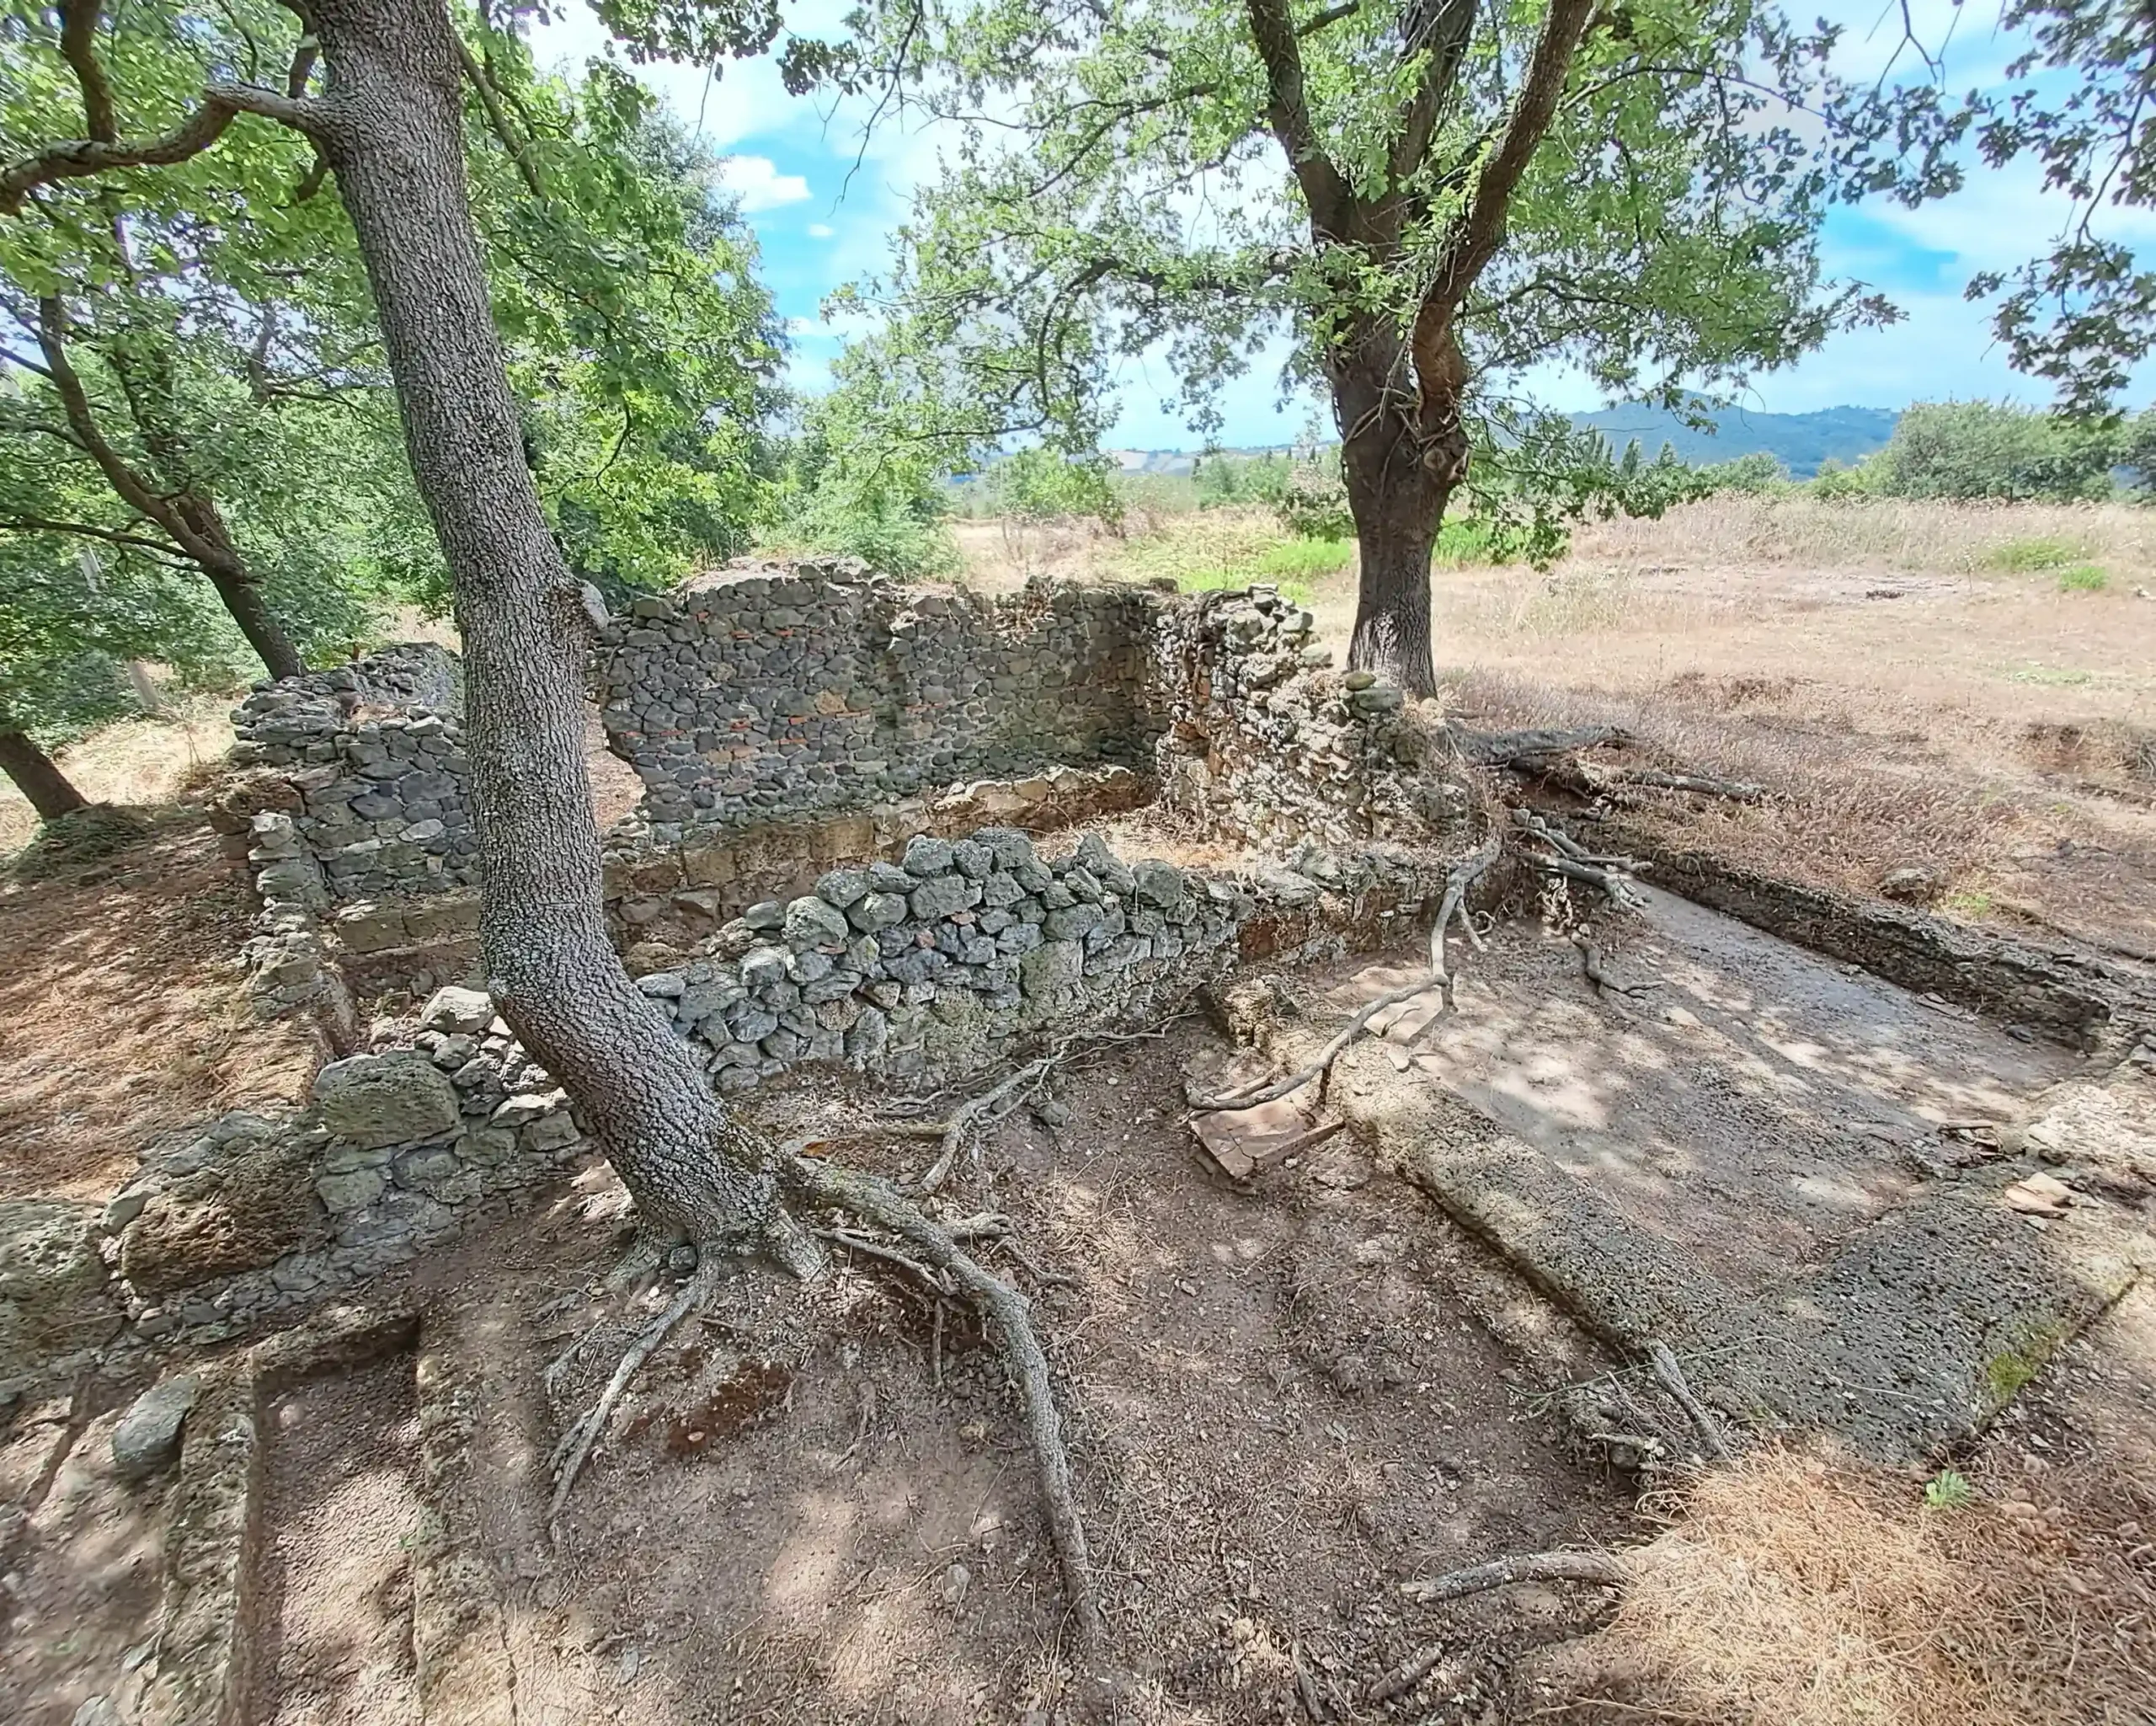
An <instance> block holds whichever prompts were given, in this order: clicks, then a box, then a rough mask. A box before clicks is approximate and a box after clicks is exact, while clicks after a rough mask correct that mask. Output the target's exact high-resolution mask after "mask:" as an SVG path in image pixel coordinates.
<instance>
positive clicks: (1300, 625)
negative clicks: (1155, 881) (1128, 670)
mask: <svg viewBox="0 0 2156 1726" xmlns="http://www.w3.org/2000/svg"><path fill="white" fill-rule="evenodd" d="M1312 622H1313V620H1312V618H1311V616H1310V613H1309V612H1306V611H1305V610H1303V609H1302V608H1301V607H1299V606H1296V605H1294V604H1291V603H1290V602H1289V601H1287V600H1285V599H1283V598H1282V597H1281V596H1280V595H1279V594H1278V591H1276V590H1273V589H1272V588H1270V587H1266V586H1262V585H1261V586H1254V587H1251V588H1250V589H1249V590H1246V591H1245V592H1241V593H1230V592H1222V593H1209V594H1203V595H1200V596H1197V598H1196V600H1195V601H1194V602H1193V603H1190V604H1187V605H1185V606H1183V607H1178V608H1177V609H1176V610H1174V611H1172V612H1167V613H1165V614H1163V616H1162V617H1161V620H1160V623H1159V627H1158V628H1157V630H1156V632H1155V637H1154V644H1153V651H1154V661H1155V672H1154V680H1153V681H1154V689H1153V697H1152V698H1153V699H1154V700H1155V702H1156V703H1157V704H1158V706H1159V708H1160V710H1161V717H1162V719H1163V720H1164V722H1165V723H1164V724H1163V726H1162V735H1161V743H1160V759H1159V779H1160V800H1161V805H1162V807H1163V808H1166V809H1169V810H1173V811H1175V812H1176V813H1177V814H1178V815H1182V816H1183V817H1184V818H1185V819H1187V820H1189V821H1191V822H1192V823H1193V824H1194V825H1195V826H1198V828H1200V829H1201V830H1202V831H1204V832H1206V833H1208V834H1209V835H1212V836H1217V837H1219V838H1223V839H1227V840H1230V841H1231V842H1235V843H1237V844H1241V845H1246V846H1249V847H1252V848H1254V849H1257V850H1260V851H1265V852H1272V853H1273V854H1274V855H1282V854H1284V853H1286V852H1289V850H1290V849H1292V848H1293V847H1294V846H1296V845H1298V844H1299V843H1302V842H1305V841H1309V842H1315V843H1316V844H1318V845H1319V846H1321V847H1325V848H1327V849H1330V850H1335V851H1352V850H1353V849H1356V848H1358V847H1363V846H1366V845H1369V844H1370V843H1372V842H1380V843H1398V844H1406V845H1427V844H1432V843H1438V844H1443V843H1444V842H1446V840H1447V838H1448V836H1449V835H1450V834H1453V833H1456V832H1457V831H1460V823H1461V822H1462V820H1464V818H1465V813H1466V810H1465V794H1464V792H1463V791H1462V789H1461V788H1460V786H1458V785H1457V784H1455V783H1451V781H1450V780H1449V778H1447V777H1445V776H1442V775H1438V774H1433V773H1431V772H1427V771H1426V767H1427V766H1428V763H1429V761H1430V759H1431V757H1432V756H1433V752H1434V751H1433V743H1432V740H1431V739H1430V737H1429V736H1428V734H1427V733H1426V732H1425V730H1424V729H1423V728H1422V725H1421V724H1419V723H1418V722H1417V720H1416V719H1414V718H1413V716H1412V715H1411V714H1410V713H1408V712H1407V711H1406V702H1405V700H1404V699H1403V697H1401V692H1400V691H1399V690H1397V689H1393V688H1390V687H1386V686H1385V685H1383V684H1381V683H1380V682H1379V681H1378V680H1377V679H1376V678H1375V677H1374V676H1372V675H1371V674H1370V673H1369V672H1368V671H1350V672H1348V673H1346V674H1344V675H1342V674H1340V673H1337V672H1335V671H1332V670H1331V663H1332V656H1331V654H1330V653H1329V652H1328V651H1327V650H1326V649H1323V648H1321V647H1318V646H1316V645H1315V644H1314V643H1313V641H1312V639H1311V626H1312Z"/></svg>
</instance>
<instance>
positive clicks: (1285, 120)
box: [1244, 0, 1577, 238]
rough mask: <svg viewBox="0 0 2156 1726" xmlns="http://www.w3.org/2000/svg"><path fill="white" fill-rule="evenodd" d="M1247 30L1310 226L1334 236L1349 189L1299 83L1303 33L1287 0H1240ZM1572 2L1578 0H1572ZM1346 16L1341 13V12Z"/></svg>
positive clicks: (1269, 116) (1271, 122)
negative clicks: (1262, 67) (1247, 14)
mask: <svg viewBox="0 0 2156 1726" xmlns="http://www.w3.org/2000/svg"><path fill="white" fill-rule="evenodd" d="M1244 3H1245V4H1246V6H1247V8H1249V12H1250V33H1251V40H1253V41H1255V42H1256V43H1257V55H1258V58H1259V59H1260V60H1262V61H1264V63H1265V85H1266V90H1267V101H1266V104H1265V120H1266V124H1267V126H1270V127H1271V128H1272V131H1273V136H1274V137H1276V138H1278V140H1279V141H1280V147H1281V148H1282V149H1283V150H1284V151H1286V152H1287V153H1288V163H1289V166H1290V167H1291V168H1294V174H1295V181H1296V184H1299V185H1300V186H1301V187H1302V189H1303V201H1304V202H1305V204H1306V205H1308V206H1310V229H1311V232H1313V233H1315V234H1316V235H1317V236H1318V237H1320V238H1338V237H1339V235H1340V230H1341V227H1342V224H1343V223H1344V222H1345V219H1346V217H1347V215H1348V208H1349V206H1350V204H1351V203H1352V202H1353V193H1352V192H1351V191H1350V190H1349V189H1348V182H1347V180H1346V179H1343V178H1342V175H1341V172H1340V170H1339V168H1337V167H1335V166H1334V165H1333V161H1332V158H1331V156H1329V155H1327V154H1326V148H1325V145H1324V142H1323V141H1322V140H1321V139H1320V138H1319V136H1318V135H1317V127H1316V126H1315V125H1314V124H1313V123H1312V122H1311V120H1310V100H1309V97H1308V95H1307V94H1306V93H1305V88H1304V78H1303V51H1302V47H1301V45H1300V43H1301V35H1302V33H1301V32H1300V31H1299V30H1298V29H1296V28H1295V24H1294V19H1292V18H1290V17H1289V13H1288V0H1244ZM1573 3H1577V0H1573ZM1341 15H1342V16H1343V17H1344V16H1345V15H1346V14H1345V13H1342V14H1341Z"/></svg>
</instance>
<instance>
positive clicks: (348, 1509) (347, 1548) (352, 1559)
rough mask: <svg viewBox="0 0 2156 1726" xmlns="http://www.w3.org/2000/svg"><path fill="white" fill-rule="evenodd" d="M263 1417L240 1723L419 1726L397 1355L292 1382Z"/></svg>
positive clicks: (405, 1391) (412, 1402)
mask: <svg viewBox="0 0 2156 1726" xmlns="http://www.w3.org/2000/svg"><path fill="white" fill-rule="evenodd" d="M264 1430H265V1435H266V1437H267V1440H268V1464H267V1467H266V1470H265V1475H266V1478H265V1480H264V1485H263V1488H262V1494H263V1496H262V1505H263V1510H262V1526H263V1529H264V1542H263V1545H264V1552H263V1558H262V1563H261V1571H260V1582H259V1586H260V1589H261V1593H260V1595H259V1600H258V1607H257V1634H256V1640H255V1646H254V1649H253V1675H254V1686H255V1697H254V1703H253V1709H252V1712H251V1718H252V1719H253V1720H254V1721H256V1722H258V1723H259V1726H419V1718H420V1715H419V1688H418V1684H417V1680H416V1674H415V1671H414V1657H413V1649H412V1555H413V1553H414V1550H415V1547H416V1545H417V1543H418V1542H419V1540H420V1539H421V1538H422V1537H423V1536H424V1531H425V1525H426V1510H425V1507H424V1504H422V1503H421V1502H420V1498H419V1454H418V1453H419V1405H418V1394H417V1391H416V1388H415V1387H414V1382H413V1376H412V1360H411V1357H410V1356H409V1355H398V1356H393V1357H392V1358H391V1359H389V1360H382V1361H379V1362H377V1363H376V1364H375V1365H372V1366H370V1367H367V1368H366V1369H365V1370H363V1371H359V1372H355V1373H352V1374H350V1375H349V1376H345V1377H343V1378H336V1379H324V1380H320V1381H316V1382H313V1383H310V1384H305V1385H302V1386H301V1387H299V1388H297V1389H296V1390H294V1391H292V1392H290V1393H288V1394H287V1395H286V1396H284V1397H280V1398H279V1399H278V1400H277V1401H276V1402H275V1403H274V1404H272V1406H271V1407H270V1409H269V1410H268V1411H267V1413H266V1417H265V1419H264Z"/></svg>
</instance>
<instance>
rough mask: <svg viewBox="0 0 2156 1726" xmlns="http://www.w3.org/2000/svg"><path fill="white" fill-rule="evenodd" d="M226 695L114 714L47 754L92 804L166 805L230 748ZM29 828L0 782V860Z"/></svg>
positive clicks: (31, 816) (26, 812) (33, 821)
mask: <svg viewBox="0 0 2156 1726" xmlns="http://www.w3.org/2000/svg"><path fill="white" fill-rule="evenodd" d="M232 700H233V697H231V696H229V695H200V696H192V697H188V698H186V699H184V700H182V701H179V702H176V703H173V708H172V710H171V712H170V713H168V714H167V715H166V716H165V717H164V718H163V719H150V718H147V717H144V718H141V719H121V720H120V721H118V722H116V723H115V724H110V725H106V726H104V727H101V728H100V729H98V730H97V731H94V732H93V733H92V734H91V735H89V736H88V737H86V738H84V739H83V740H82V741H81V742H79V743H77V744H75V745H72V746H71V747H69V748H67V749H63V750H61V751H59V752H58V754H57V755H56V756H54V759H55V760H56V761H58V762H59V764H60V768H61V772H64V773H66V774H67V777H68V778H69V779H70V780H72V782H73V783H74V786H75V788H76V789H77V790H78V791H80V792H81V793H82V794H83V796H85V797H87V798H88V799H90V800H91V801H92V802H93V803H117V804H134V805H139V806H151V805H155V804H166V803H171V802H173V800H174V799H176V798H178V796H179V794H180V793H181V792H183V791H184V790H185V789H186V788H188V787H189V786H190V785H193V784H196V783H200V781H201V780H202V779H203V778H205V776H206V775H207V774H208V773H209V772H211V771H212V770H213V769H214V768H215V767H216V764H217V763H218V762H220V761H222V760H223V759H224V758H225V756H227V754H229V753H230V752H231V751H232V721H231V713H232ZM36 831H37V816H36V815H35V813H34V812H33V811H32V810H31V809H30V806H29V804H28V803H26V802H24V799H23V798H22V797H21V796H20V794H18V793H17V791H16V790H15V788H14V787H13V786H12V785H10V784H8V783H7V782H6V781H5V780H4V779H0V857H6V856H12V855H13V853H14V852H18V851H20V850H21V849H22V848H23V847H24V846H25V845H27V844H29V841H30V837H31V836H32V835H33V834H35V832H36Z"/></svg>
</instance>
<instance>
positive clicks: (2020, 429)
mask: <svg viewBox="0 0 2156 1726" xmlns="http://www.w3.org/2000/svg"><path fill="white" fill-rule="evenodd" d="M2130 442H2131V436H2130V433H2129V432H2128V430H2127V429H2125V428H2120V427H2113V426H2105V425H2096V424H2094V423H2091V422H2089V421H2084V420H2078V419H2068V418H2066V417H2064V416H2063V415H2060V414H2047V413H2042V412H2040V411H2039V410H2037V409H2034V408H2021V407H2016V406H2015V405H2013V404H2012V403H2005V402H1919V403H1917V404H1916V405H1915V406H1914V407H1913V408H1911V409H1908V412H1906V413H1905V414H1903V415H1902V417H1901V419H1900V420H1899V421H1898V422H1897V424H1896V425H1895V427H1894V436H1893V437H1892V439H1891V440H1889V441H1888V443H1887V447H1886V448H1885V449H1883V450H1881V452H1879V454H1878V455H1877V456H1876V457H1873V458H1872V461H1873V462H1874V463H1876V468H1877V471H1878V478H1879V485H1880V489H1881V490H1882V491H1885V492H1887V493H1888V494H1891V495H1892V496H1895V497H1908V498H1941V499H1950V500H1959V501H1965V502H1967V501H1976V500H1999V501H2004V502H2032V501H2042V502H2048V503H2087V502H2091V501H2094V500H2097V499H2100V498H2105V497H2109V496H2110V495H2111V491H2112V489H2113V488H2112V482H2111V469H2112V468H2113V466H2114V465H2115V464H2116V463H2117V462H2120V461H2121V460H2123V459H2126V458H2127V457H2128V456H2129V455H2130V454H2131V453H2132V452H2131V450H2130V448H2129V445H2130Z"/></svg>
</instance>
